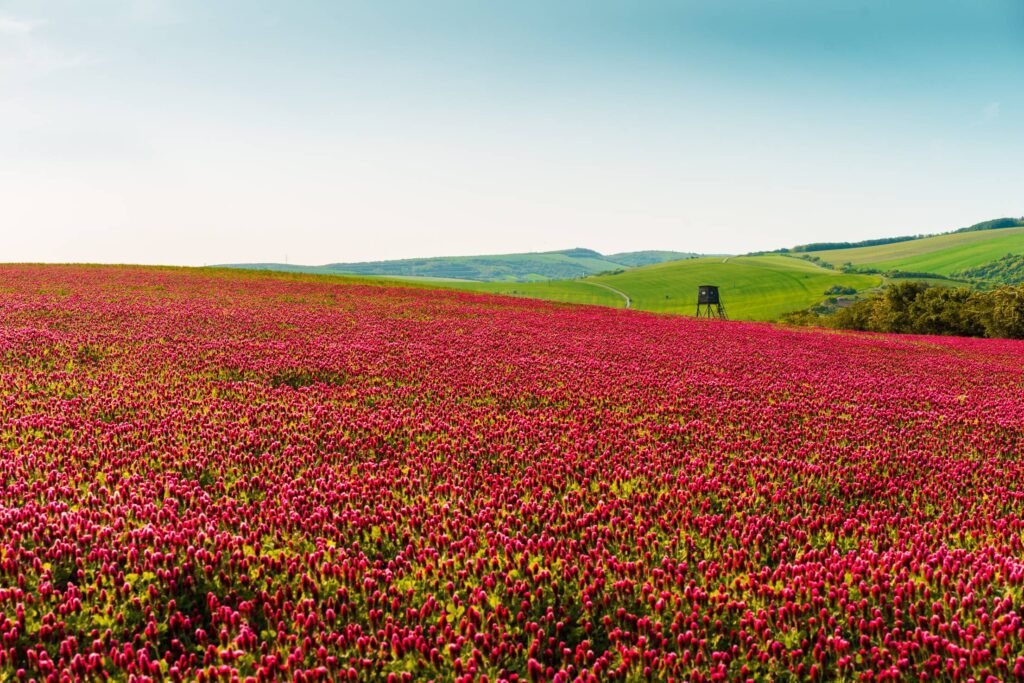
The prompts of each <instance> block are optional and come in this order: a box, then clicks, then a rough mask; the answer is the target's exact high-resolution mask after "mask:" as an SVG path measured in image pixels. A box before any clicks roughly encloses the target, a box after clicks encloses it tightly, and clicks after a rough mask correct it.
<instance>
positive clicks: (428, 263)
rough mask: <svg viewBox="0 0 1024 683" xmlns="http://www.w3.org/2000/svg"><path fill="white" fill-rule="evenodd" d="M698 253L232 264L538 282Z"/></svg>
mask: <svg viewBox="0 0 1024 683" xmlns="http://www.w3.org/2000/svg"><path fill="white" fill-rule="evenodd" d="M690 256H693V254H687V253H683V252H678V251H640V252H626V253H622V254H614V255H612V256H604V255H603V254H600V253H598V252H596V251H593V250H591V249H565V250H562V251H547V252H536V253H527V254H489V255H483V256H440V257H434V258H417V259H401V260H397V261H368V262H365V263H329V264H327V265H324V266H296V265H289V264H281V263H249V264H231V265H229V266H227V267H229V268H249V269H257V270H280V271H287V272H301V273H317V274H323V275H375V276H380V277H421V278H434V279H443V280H475V281H482V282H535V281H541V280H566V279H571V278H578V277H583V276H586V275H594V274H596V273H603V272H607V271H613V270H622V269H623V268H631V267H634V266H638V265H646V264H650V263H661V262H663V261H670V260H674V259H683V258H688V257H690Z"/></svg>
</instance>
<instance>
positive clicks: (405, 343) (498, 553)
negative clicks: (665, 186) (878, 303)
mask: <svg viewBox="0 0 1024 683" xmlns="http://www.w3.org/2000/svg"><path fill="white" fill-rule="evenodd" d="M779 258H782V257H779ZM722 265H723V266H728V265H729V264H728V263H726V264H722ZM808 265H809V264H808ZM635 272H640V271H635ZM808 273H811V274H812V275H813V276H814V277H817V275H816V274H814V273H812V271H808ZM616 277H619V276H616ZM601 281H603V282H608V283H610V284H612V283H614V284H615V286H618V284H620V283H621V280H618V279H615V278H614V277H612V278H607V279H602V280H601ZM817 287H819V284H817V283H815V284H813V288H817ZM808 288H811V285H808ZM632 292H633V293H634V294H635V295H636V296H637V300H638V301H643V296H644V294H643V291H642V290H641V289H634V290H632ZM730 304H731V305H732V302H730ZM736 305H738V304H736ZM0 357H2V359H3V360H2V362H3V366H2V367H3V372H2V374H0V680H7V679H21V680H28V679H30V678H34V679H36V680H54V681H56V680H64V679H72V678H77V679H80V680H98V679H102V678H110V679H114V680H125V679H128V680H130V679H131V677H134V679H135V680H140V681H141V680H146V679H150V680H170V681H181V680H202V681H214V680H219V681H229V680H240V681H241V680H245V681H270V680H294V681H332V680H349V681H356V680H380V681H388V682H397V681H403V682H405V681H412V680H427V679H435V680H457V681H488V682H495V681H559V682H560V681H597V680H624V681H625V680H629V681H639V680H684V679H685V680H725V679H739V680H743V679H761V680H764V679H774V680H788V679H807V680H823V679H845V680H857V679H862V678H863V679H870V680H893V681H895V680H911V679H915V680H916V679H937V678H942V679H948V680H962V681H967V680H970V679H974V680H986V679H988V678H989V677H992V678H994V679H998V680H1012V679H1018V680H1019V679H1022V678H1024V654H1022V653H1024V608H1022V603H1024V484H1022V482H1024V462H1022V459H1021V453H1022V452H1024V344H1022V343H1020V342H1012V341H998V340H974V339H951V338H928V337H897V336H885V335H857V334H844V333H835V332H826V331H816V330H799V329H787V328H782V327H773V326H770V325H766V324H761V323H741V322H730V323H722V322H717V321H707V320H693V319H686V318H679V317H671V316H658V315H652V314H649V313H644V312H639V311H624V310H615V309H612V308H603V307H596V306H568V305H561V304H556V303H549V302H542V301H534V300H524V299H517V298H511V297H494V296H487V295H482V294H479V293H473V292H454V291H439V290H437V289H416V288H406V287H400V286H388V287H381V286H370V285H368V284H362V283H359V282H356V281H348V282H345V281H340V280H331V279H318V278H313V277H305V276H290V277H289V276H286V277H282V276H279V275H272V274H266V273H248V272H226V271H214V270H186V269H146V268H130V267H83V266H0Z"/></svg>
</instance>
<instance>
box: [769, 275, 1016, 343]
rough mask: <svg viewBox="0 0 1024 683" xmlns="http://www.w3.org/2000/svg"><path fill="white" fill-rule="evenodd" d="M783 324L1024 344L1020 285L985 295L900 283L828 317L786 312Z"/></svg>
mask: <svg viewBox="0 0 1024 683" xmlns="http://www.w3.org/2000/svg"><path fill="white" fill-rule="evenodd" d="M781 322H783V323H787V324H791V325H816V326H821V327H833V328H836V329H840V330H862V331H869V332H895V333H901V334H933V335H955V336H961V337H999V338H1006V339H1024V285H1017V286H1003V287H999V288H997V289H992V290H989V291H975V290H972V289H968V288H965V287H933V286H929V285H927V284H925V283H922V282H899V283H895V284H892V285H890V286H888V287H887V288H886V289H884V290H883V291H882V292H881V293H880V294H878V295H876V296H873V297H870V298H867V299H861V300H860V301H855V302H853V303H851V304H850V305H848V306H846V307H843V308H838V309H836V310H834V311H831V312H827V313H817V312H814V311H813V310H806V311H798V312H796V313H789V314H786V315H784V316H782V318H781Z"/></svg>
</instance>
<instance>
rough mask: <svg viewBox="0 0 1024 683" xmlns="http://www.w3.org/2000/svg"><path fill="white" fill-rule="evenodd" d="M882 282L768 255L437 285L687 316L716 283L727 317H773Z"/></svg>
mask: <svg viewBox="0 0 1024 683" xmlns="http://www.w3.org/2000/svg"><path fill="white" fill-rule="evenodd" d="M880 283H881V278H879V277H878V276H874V275H854V274H844V273H840V272H837V271H834V270H828V269H826V268H822V267H820V266H816V265H814V264H813V263H808V262H807V261H803V260H801V259H797V258H793V257H789V256H778V255H770V256H733V257H720V256H716V257H703V258H695V259H687V260H685V261H673V262H669V263H660V264H656V265H652V266H645V267H642V268H636V269H633V270H627V271H626V272H624V273H620V274H617V275H605V276H598V277H590V278H586V279H582V280H569V281H555V282H538V283H515V284H503V283H486V282H446V283H436V284H437V285H438V286H441V287H444V288H452V289H461V290H470V291H478V292H487V293H492V294H505V295H510V296H526V297H534V298H538V299H549V300H552V301H566V302H571V303H586V304H599V305H603V306H616V307H620V308H621V307H623V306H624V305H625V299H624V297H623V296H622V295H620V294H617V293H616V291H618V292H622V294H624V295H626V296H628V297H629V298H630V299H631V305H632V308H636V309H639V310H644V311H655V312H661V313H683V314H686V315H693V313H694V310H695V308H696V305H697V287H698V285H702V284H716V285H718V286H719V287H720V288H721V293H722V300H723V302H724V303H725V305H726V309H727V311H728V314H729V317H730V318H733V319H738V320H740V319H741V320H773V319H775V318H777V317H778V316H780V315H781V314H783V313H787V312H789V311H795V310H799V309H803V308H807V307H808V306H811V305H813V304H816V303H818V302H820V301H821V300H822V299H824V298H825V290H827V289H828V288H830V287H832V286H835V285H839V286H843V287H852V288H854V289H857V290H864V289H869V288H871V287H876V286H878V285H879V284H880ZM601 285H604V287H607V288H610V289H605V288H603V287H602V286H601ZM613 290H614V291H613Z"/></svg>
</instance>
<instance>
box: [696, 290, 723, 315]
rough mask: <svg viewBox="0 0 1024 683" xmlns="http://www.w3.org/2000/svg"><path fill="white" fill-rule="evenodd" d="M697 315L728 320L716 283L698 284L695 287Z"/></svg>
mask: <svg viewBox="0 0 1024 683" xmlns="http://www.w3.org/2000/svg"><path fill="white" fill-rule="evenodd" d="M697 317H698V318H718V319H719V320H728V318H727V317H726V316H725V305H724V304H723V303H722V297H721V295H720V294H719V293H718V287H717V286H716V285H700V286H699V287H698V288H697Z"/></svg>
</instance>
